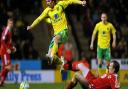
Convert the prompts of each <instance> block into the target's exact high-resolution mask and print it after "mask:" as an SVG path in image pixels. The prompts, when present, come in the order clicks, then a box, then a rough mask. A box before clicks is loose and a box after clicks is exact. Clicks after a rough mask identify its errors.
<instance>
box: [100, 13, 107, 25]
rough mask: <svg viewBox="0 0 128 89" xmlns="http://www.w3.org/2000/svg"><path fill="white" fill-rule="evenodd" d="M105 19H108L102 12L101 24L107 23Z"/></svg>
mask: <svg viewBox="0 0 128 89" xmlns="http://www.w3.org/2000/svg"><path fill="white" fill-rule="evenodd" d="M107 19H108V16H107V13H105V12H103V13H102V14H101V21H102V22H103V23H106V22H107Z"/></svg>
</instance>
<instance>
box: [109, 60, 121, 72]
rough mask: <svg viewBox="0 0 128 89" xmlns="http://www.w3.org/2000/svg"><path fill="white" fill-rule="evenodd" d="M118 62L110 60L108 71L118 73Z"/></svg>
mask: <svg viewBox="0 0 128 89" xmlns="http://www.w3.org/2000/svg"><path fill="white" fill-rule="evenodd" d="M119 69H120V64H119V63H118V62H117V61H111V62H110V65H109V73H116V74H117V73H118V71H119Z"/></svg>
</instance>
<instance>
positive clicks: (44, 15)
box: [31, 7, 49, 28]
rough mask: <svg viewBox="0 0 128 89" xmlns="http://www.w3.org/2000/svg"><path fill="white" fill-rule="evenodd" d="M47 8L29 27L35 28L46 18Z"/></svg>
mask: <svg viewBox="0 0 128 89" xmlns="http://www.w3.org/2000/svg"><path fill="white" fill-rule="evenodd" d="M48 11H49V8H48V7H47V8H46V9H45V10H44V11H43V12H42V14H41V15H40V16H39V17H38V18H37V19H36V20H35V21H34V22H33V23H32V25H31V27H32V28H33V27H35V26H36V25H37V24H39V23H40V22H41V21H42V20H43V19H44V18H46V17H47V16H48Z"/></svg>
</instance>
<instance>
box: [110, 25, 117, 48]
mask: <svg viewBox="0 0 128 89" xmlns="http://www.w3.org/2000/svg"><path fill="white" fill-rule="evenodd" d="M111 30H112V37H113V42H112V47H113V48H115V47H116V29H115V27H114V26H113V25H112V24H111Z"/></svg>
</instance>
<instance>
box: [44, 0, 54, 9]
mask: <svg viewBox="0 0 128 89" xmlns="http://www.w3.org/2000/svg"><path fill="white" fill-rule="evenodd" d="M46 3H47V5H48V6H49V7H50V8H53V7H54V5H55V3H56V0H46Z"/></svg>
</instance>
